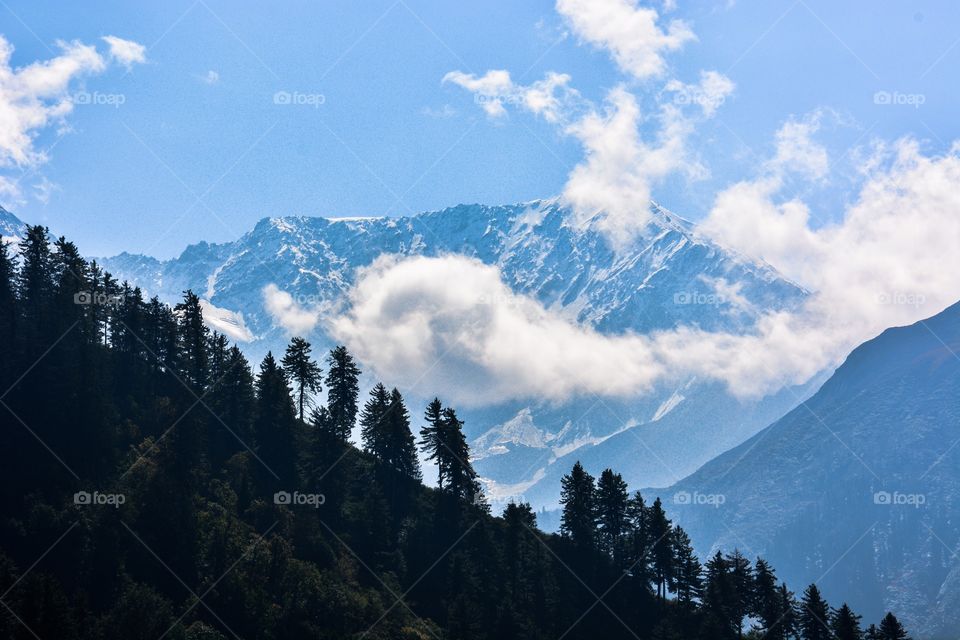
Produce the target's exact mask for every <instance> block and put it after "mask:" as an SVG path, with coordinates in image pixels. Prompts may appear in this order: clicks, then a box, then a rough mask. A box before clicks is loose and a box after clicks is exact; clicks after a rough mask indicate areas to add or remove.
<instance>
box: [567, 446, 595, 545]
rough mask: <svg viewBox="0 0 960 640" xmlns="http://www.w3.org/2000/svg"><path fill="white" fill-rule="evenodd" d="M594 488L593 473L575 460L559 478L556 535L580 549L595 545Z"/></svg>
mask: <svg viewBox="0 0 960 640" xmlns="http://www.w3.org/2000/svg"><path fill="white" fill-rule="evenodd" d="M596 500H597V489H596V486H595V483H594V479H593V476H592V475H590V474H589V473H587V471H586V469H584V468H583V465H582V464H580V461H579V460H578V461H577V463H576V464H574V465H573V469H571V470H570V473H569V474H567V475H565V476H563V478H561V479H560V505H561V507H562V509H563V514H562V516H561V518H560V534H561V535H563V536H565V537H567V538H569V539H570V540H572V541H573V543H574V544H575V545H577V546H578V547H580V548H581V549H591V548H593V547H594V546H595V545H596V532H597V504H596Z"/></svg>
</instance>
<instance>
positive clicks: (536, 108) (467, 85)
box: [443, 69, 579, 122]
mask: <svg viewBox="0 0 960 640" xmlns="http://www.w3.org/2000/svg"><path fill="white" fill-rule="evenodd" d="M443 82H444V83H447V82H451V83H453V84H455V85H457V86H460V87H463V88H464V89H466V90H467V91H469V92H470V93H472V94H473V96H474V100H475V101H476V102H477V103H478V104H479V105H480V106H481V107H482V108H483V110H484V111H485V112H486V114H487V115H488V116H490V117H491V118H500V117H503V116H505V115H507V110H506V108H505V107H504V105H505V104H510V105H515V106H517V107H520V108H522V109H525V110H527V111H529V112H531V113H533V114H535V115H540V116H543V117H544V119H545V120H547V122H559V121H560V120H561V119H562V118H563V117H565V115H566V113H567V111H568V110H569V108H570V104H571V102H573V101H575V100H576V99H577V98H579V94H578V93H577V92H576V90H574V89H571V88H570V87H569V83H570V76H568V75H566V74H563V73H555V72H552V71H550V72H548V73H547V74H546V75H545V76H544V78H543V80H538V81H537V82H534V83H533V84H530V85H518V84H515V83H514V82H513V80H512V79H511V78H510V72H509V71H504V70H502V69H495V70H491V71H488V72H487V73H485V74H484V75H482V76H479V77H477V76H476V75H474V74H472V73H463V72H462V71H451V72H450V73H448V74H446V75H445V76H444V77H443ZM558 94H559V95H558Z"/></svg>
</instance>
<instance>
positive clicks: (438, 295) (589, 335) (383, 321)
mask: <svg viewBox="0 0 960 640" xmlns="http://www.w3.org/2000/svg"><path fill="white" fill-rule="evenodd" d="M350 301H351V308H350V311H349V312H348V313H347V314H344V315H342V316H340V317H337V318H335V319H334V320H333V321H332V324H331V326H330V331H331V333H332V335H333V336H334V337H335V338H336V339H337V340H341V341H344V342H345V343H346V344H347V345H349V347H350V349H351V350H352V351H354V352H355V353H356V354H357V355H358V357H359V358H360V359H361V361H363V362H364V363H367V364H369V365H370V366H371V367H373V369H374V370H375V371H376V373H377V375H378V376H381V377H383V378H384V379H392V380H406V381H408V382H412V381H414V380H419V382H418V387H422V389H425V390H426V389H429V390H430V393H434V392H442V393H443V394H444V396H445V397H448V398H450V399H451V400H452V401H454V402H457V403H459V404H484V403H488V402H490V400H491V399H494V398H495V399H497V400H498V401H502V400H506V399H510V398H522V397H533V396H538V397H547V398H552V399H560V398H564V397H567V396H569V395H570V394H571V393H578V392H580V393H585V392H594V393H601V394H608V395H609V394H611V393H612V394H626V393H633V392H636V391H638V390H640V389H643V388H644V387H645V385H646V383H648V382H650V381H651V380H653V379H655V378H656V377H657V376H658V375H660V371H659V368H660V365H659V364H658V363H657V362H655V361H654V359H653V358H652V357H651V356H650V355H649V354H648V353H647V351H646V347H645V340H644V339H643V338H638V337H633V336H623V337H619V338H608V337H604V336H602V335H600V334H599V333H597V332H595V331H593V330H592V329H588V328H583V327H580V326H577V325H575V324H571V323H569V322H568V321H566V320H564V319H562V318H560V317H559V316H556V315H555V314H553V313H551V312H549V311H547V310H545V309H544V308H543V307H542V306H541V305H540V304H539V303H537V302H536V301H534V300H532V299H529V298H526V297H524V296H520V295H517V294H514V293H513V292H511V291H510V289H509V288H508V287H507V286H506V285H505V284H504V283H503V281H502V280H501V278H500V272H499V270H498V269H497V268H496V267H493V266H489V265H484V264H483V263H481V262H479V261H477V260H475V259H472V258H467V257H465V256H445V257H429V258H428V257H423V256H417V257H411V258H406V259H400V258H397V257H393V256H383V257H381V258H379V259H378V260H377V261H375V262H374V263H373V264H372V265H371V266H370V267H368V268H366V269H364V270H362V271H361V272H360V274H359V278H358V281H357V284H356V286H355V287H354V288H353V289H352V291H351V293H350Z"/></svg>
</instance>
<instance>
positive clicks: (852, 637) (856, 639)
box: [830, 602, 863, 640]
mask: <svg viewBox="0 0 960 640" xmlns="http://www.w3.org/2000/svg"><path fill="white" fill-rule="evenodd" d="M860 619H861V617H860V616H858V615H857V614H855V613H854V612H853V611H852V610H851V609H850V607H848V606H847V603H846V602H844V603H843V604H842V605H841V606H840V608H839V609H834V610H833V612H832V615H831V616H830V631H831V632H832V633H833V638H834V640H863V631H862V630H861V629H860Z"/></svg>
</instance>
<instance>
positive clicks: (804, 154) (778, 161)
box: [770, 111, 830, 180]
mask: <svg viewBox="0 0 960 640" xmlns="http://www.w3.org/2000/svg"><path fill="white" fill-rule="evenodd" d="M822 115H823V114H822V113H821V112H819V111H817V112H814V113H813V114H810V115H809V116H807V117H806V118H803V119H801V120H796V119H790V120H788V121H787V122H786V123H784V125H783V126H782V127H780V129H779V130H778V131H777V134H776V142H777V155H776V156H775V157H774V158H773V160H772V161H771V162H770V165H771V169H772V170H773V171H774V172H778V173H779V172H783V171H793V172H796V173H799V174H801V175H803V176H805V177H807V178H810V179H813V180H821V179H823V178H825V177H826V175H827V172H828V171H829V169H830V161H829V158H828V156H827V150H826V148H824V146H823V145H821V144H819V143H818V142H815V141H814V140H813V138H812V136H813V135H814V134H815V133H817V132H818V131H819V130H820V120H821V118H822Z"/></svg>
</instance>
